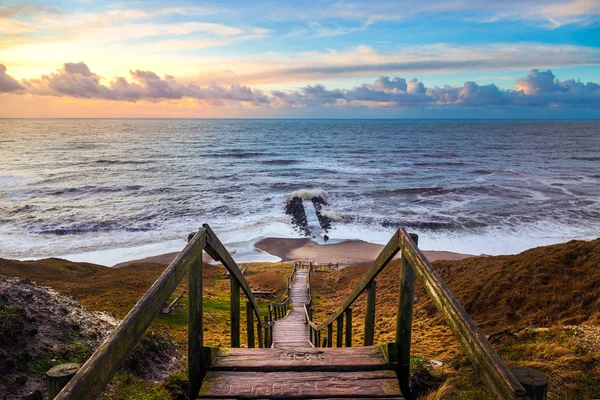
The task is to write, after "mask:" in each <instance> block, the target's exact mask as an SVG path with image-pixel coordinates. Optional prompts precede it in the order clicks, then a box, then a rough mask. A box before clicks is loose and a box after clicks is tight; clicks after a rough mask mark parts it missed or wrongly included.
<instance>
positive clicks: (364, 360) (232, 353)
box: [208, 346, 395, 372]
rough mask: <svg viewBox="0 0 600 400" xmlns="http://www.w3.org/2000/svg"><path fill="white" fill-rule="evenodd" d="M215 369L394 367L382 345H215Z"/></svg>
mask: <svg viewBox="0 0 600 400" xmlns="http://www.w3.org/2000/svg"><path fill="white" fill-rule="evenodd" d="M212 352H213V356H212V360H213V361H212V364H211V365H210V366H209V367H208V369H209V370H212V371H246V372H249V371H255V372H259V371H263V372H269V371H297V372H300V371H307V370H308V371H377V370H391V369H393V368H395V366H394V365H392V364H390V363H388V361H387V358H386V356H385V353H384V352H383V351H382V349H381V347H379V346H370V347H355V348H347V347H341V348H319V349H317V348H289V349H277V348H272V349H245V348H239V349H232V348H214V349H212Z"/></svg>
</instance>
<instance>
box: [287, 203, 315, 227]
mask: <svg viewBox="0 0 600 400" xmlns="http://www.w3.org/2000/svg"><path fill="white" fill-rule="evenodd" d="M285 213H286V214H287V215H289V216H291V217H292V225H294V226H295V227H296V228H297V229H298V230H299V231H300V232H302V233H304V234H305V235H306V236H310V231H309V229H308V221H307V220H306V212H305V211H304V205H303V204H302V199H301V198H300V197H292V198H290V199H289V200H288V201H287V203H286V205H285Z"/></svg>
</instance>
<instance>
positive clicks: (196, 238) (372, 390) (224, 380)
mask: <svg viewBox="0 0 600 400" xmlns="http://www.w3.org/2000/svg"><path fill="white" fill-rule="evenodd" d="M417 239H418V238H417V236H416V235H409V234H408V233H407V232H406V231H405V230H404V229H399V230H398V231H397V232H396V233H395V234H394V236H392V238H391V239H390V241H389V242H388V244H387V245H386V246H385V247H384V248H383V250H382V251H381V253H380V254H379V255H378V256H377V258H376V259H375V261H373V263H372V265H371V267H370V268H369V269H368V270H367V271H366V272H365V274H364V275H363V277H362V278H361V280H360V281H359V282H358V283H357V285H356V286H355V288H354V290H352V292H351V293H350V294H348V296H346V298H345V299H344V301H343V302H342V303H341V304H340V306H339V307H338V308H337V309H336V310H335V311H334V312H333V313H332V314H331V315H330V316H329V317H328V318H326V319H325V320H324V321H322V322H321V323H317V322H315V321H313V320H312V315H313V312H312V296H311V289H310V276H311V273H312V272H323V271H327V269H328V268H330V267H327V268H324V267H323V268H313V265H312V264H309V265H308V266H305V265H303V264H300V263H295V264H294V269H293V271H292V273H291V274H290V276H289V278H288V298H287V299H286V300H285V301H284V302H283V303H270V304H269V313H268V315H266V316H261V315H260V312H259V307H258V304H257V302H256V299H255V298H254V295H253V292H252V290H251V288H250V286H249V285H248V282H247V281H246V278H245V277H244V275H243V274H242V271H241V270H240V268H239V266H238V265H237V264H236V263H235V261H234V260H233V258H232V257H231V255H230V254H229V252H228V251H227V250H226V249H225V247H224V246H223V244H222V243H221V242H220V241H219V239H218V237H217V236H216V235H215V233H214V232H213V231H212V230H211V229H210V227H209V226H208V225H204V226H203V227H202V228H201V229H200V230H199V231H198V232H197V233H194V234H190V235H189V237H188V245H187V246H186V247H185V249H183V251H182V252H181V253H180V254H179V255H178V256H177V258H176V259H175V260H174V261H173V262H172V263H171V264H170V265H169V266H168V267H167V269H166V270H165V271H164V272H163V274H162V275H161V276H160V277H159V278H158V279H157V280H156V282H155V283H154V284H153V285H152V287H150V289H148V291H147V292H146V293H145V294H144V296H143V297H142V298H141V299H140V300H139V301H138V302H137V304H136V305H135V306H134V307H133V309H132V310H131V311H130V312H129V313H128V314H127V316H126V317H125V319H123V321H121V323H120V324H119V325H118V326H117V328H116V329H115V330H114V331H113V332H112V333H111V335H110V336H109V337H108V338H107V339H106V340H105V341H104V342H103V343H102V344H101V345H100V346H99V348H98V349H97V350H96V352H94V354H93V355H92V356H91V357H90V358H89V359H88V360H87V361H86V362H85V364H84V365H83V366H82V367H81V368H80V369H79V371H77V373H76V374H75V376H74V377H73V378H72V379H71V380H70V381H69V382H68V383H67V384H66V386H65V387H64V388H63V389H62V390H61V392H60V393H59V394H58V395H57V396H56V398H55V399H59V400H72V399H82V400H83V399H86V400H87V399H95V398H97V397H99V396H100V394H101V393H102V392H103V391H104V388H105V387H106V385H107V384H108V383H109V382H110V380H111V379H112V377H113V375H114V374H115V373H116V372H117V371H118V369H119V368H120V367H121V365H122V364H123V362H124V361H125V360H126V359H127V358H128V357H129V355H130V353H131V351H132V350H133V349H134V347H135V345H136V344H137V343H138V342H139V340H140V338H141V337H142V335H143V334H144V332H145V331H146V330H147V329H148V327H149V326H150V323H151V322H152V320H153V319H154V318H155V317H156V316H157V315H158V314H159V313H160V310H161V309H162V307H163V306H164V304H165V302H166V301H167V300H168V299H169V296H170V295H171V294H172V293H173V291H174V290H175V288H176V287H177V285H178V284H179V282H181V280H182V279H183V277H184V276H185V275H186V274H187V275H188V283H189V286H188V293H187V295H188V376H189V393H188V394H189V398H190V399H193V398H202V399H290V398H297V399H309V398H310V399H349V398H352V399H361V398H369V399H398V398H402V396H404V398H407V399H412V398H415V394H414V393H413V392H412V388H411V385H410V356H411V330H412V312H413V299H414V285H415V282H416V280H417V279H418V280H419V281H420V282H421V283H422V284H423V286H424V288H425V290H426V291H427V293H428V294H429V296H430V298H431V299H432V301H433V304H434V305H435V306H436V308H437V309H438V311H439V312H440V315H441V316H442V317H443V318H444V319H445V321H446V322H447V323H448V325H449V327H450V329H451V330H452V332H453V334H454V336H455V337H456V339H457V340H458V342H459V344H460V345H461V347H462V349H463V350H464V352H465V353H466V355H467V357H468V358H469V360H470V361H471V362H472V364H473V366H474V368H475V370H476V371H477V372H478V373H479V375H480V376H481V378H482V381H483V382H484V383H485V384H486V386H487V389H488V391H489V392H490V393H491V394H492V396H493V397H494V398H497V399H521V400H545V399H546V389H547V384H546V386H544V385H543V384H541V383H539V382H541V381H543V380H545V377H543V375H542V374H541V373H539V372H538V371H535V370H532V369H527V368H517V369H512V370H511V369H509V368H508V367H507V366H506V365H505V364H504V362H503V360H502V359H501V358H500V356H499V355H498V353H497V352H496V350H495V349H494V348H493V347H492V345H491V344H490V343H489V342H488V340H487V339H486V338H485V336H483V334H482V333H481V331H480V330H479V328H478V327H477V326H476V325H475V323H474V322H473V320H472V319H471V317H470V316H469V314H468V313H467V312H466V311H465V309H464V307H463V306H462V305H461V304H460V303H459V302H458V300H457V299H456V297H455V296H454V294H453V293H452V292H451V291H450V289H449V288H448V287H447V286H446V284H445V283H444V282H443V281H442V279H441V278H440V277H439V276H438V275H437V272H436V271H435V269H434V268H433V267H432V266H431V264H430V263H429V261H428V260H427V258H425V256H424V255H423V253H422V252H421V251H420V250H419V249H418V247H417ZM203 252H206V253H207V254H208V255H210V256H211V257H212V258H213V259H214V260H216V261H219V262H221V263H222V265H223V266H224V267H225V269H226V270H227V271H228V272H229V279H230V285H231V286H230V287H231V291H230V296H231V297H230V334H231V343H230V345H231V348H210V347H204V346H203V342H204V337H203V332H204V320H203V282H202V264H203V261H202V254H203ZM397 254H399V255H400V256H401V257H400V263H399V264H397V265H398V273H399V275H400V287H399V290H398V314H397V323H396V337H395V341H394V342H392V343H388V344H386V345H384V346H379V347H376V346H373V343H374V336H375V323H376V318H375V315H376V313H375V311H376V310H375V304H376V302H375V299H376V285H375V278H376V277H377V275H378V274H379V273H380V272H381V271H382V270H383V269H384V268H385V267H386V266H387V265H388V264H389V263H390V261H391V260H392V259H393V258H394V257H395V256H396V255H397ZM240 292H242V293H243V294H244V295H245V296H246V299H247V302H246V328H247V329H246V332H247V344H248V348H244V349H242V348H240V323H241V321H240V319H241V318H240ZM362 293H366V313H365V320H364V335H363V336H364V341H363V345H364V346H363V347H352V345H353V342H352V327H353V324H352V305H353V304H354V302H355V301H356V300H357V299H358V297H359V296H360V295H361V294H362ZM334 328H335V329H334ZM334 330H335V335H334ZM321 335H323V338H321ZM334 337H335V343H334ZM255 339H257V341H258V348H254V347H255V345H256V341H255ZM334 345H335V347H334ZM531 376H534V377H535V378H536V379H531ZM538 378H540V379H538Z"/></svg>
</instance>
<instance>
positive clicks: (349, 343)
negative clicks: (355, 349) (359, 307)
mask: <svg viewBox="0 0 600 400" xmlns="http://www.w3.org/2000/svg"><path fill="white" fill-rule="evenodd" d="M346 347H352V308H350V307H348V308H347V309H346Z"/></svg>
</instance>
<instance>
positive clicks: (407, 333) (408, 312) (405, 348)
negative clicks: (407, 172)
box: [396, 234, 419, 397]
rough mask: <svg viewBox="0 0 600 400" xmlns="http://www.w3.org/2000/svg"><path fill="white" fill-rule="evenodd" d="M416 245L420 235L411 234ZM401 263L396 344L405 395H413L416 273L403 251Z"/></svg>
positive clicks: (400, 376) (399, 375)
mask: <svg viewBox="0 0 600 400" xmlns="http://www.w3.org/2000/svg"><path fill="white" fill-rule="evenodd" d="M410 236H411V238H412V239H413V242H414V243H415V245H417V243H418V240H419V237H418V236H417V235H413V234H411V235H410ZM401 260H402V261H401V264H400V291H399V296H398V317H397V319H396V344H397V349H398V364H397V365H398V370H397V374H398V380H399V381H400V389H401V391H402V394H403V395H404V396H405V397H412V393H411V389H410V385H409V381H410V343H411V335H412V317H413V304H414V298H415V273H414V272H413V269H412V267H411V266H410V264H409V263H408V260H407V259H406V255H405V254H404V253H402V258H401Z"/></svg>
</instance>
